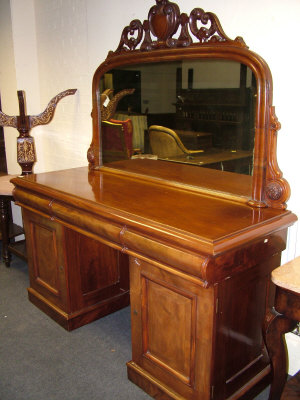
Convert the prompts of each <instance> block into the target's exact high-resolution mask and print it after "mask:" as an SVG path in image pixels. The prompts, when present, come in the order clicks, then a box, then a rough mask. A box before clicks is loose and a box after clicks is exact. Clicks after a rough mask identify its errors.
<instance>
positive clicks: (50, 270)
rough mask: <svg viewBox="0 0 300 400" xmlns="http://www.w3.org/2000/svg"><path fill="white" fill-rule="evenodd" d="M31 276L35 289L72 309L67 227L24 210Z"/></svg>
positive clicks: (31, 288)
mask: <svg viewBox="0 0 300 400" xmlns="http://www.w3.org/2000/svg"><path fill="white" fill-rule="evenodd" d="M23 221H24V227H25V233H26V241H27V249H28V250H27V251H28V266H29V276H30V288H29V289H28V290H29V296H30V294H31V293H33V292H34V294H35V295H37V294H39V295H41V296H43V297H44V298H45V299H48V300H49V301H50V302H51V303H52V304H54V305H55V306H57V307H59V308H62V309H64V310H68V308H69V304H68V296H67V288H66V262H65V257H64V231H63V227H62V226H61V225H60V224H57V223H55V222H54V221H51V220H50V219H48V218H44V217H42V216H40V215H38V214H34V213H31V212H30V211H27V210H23Z"/></svg>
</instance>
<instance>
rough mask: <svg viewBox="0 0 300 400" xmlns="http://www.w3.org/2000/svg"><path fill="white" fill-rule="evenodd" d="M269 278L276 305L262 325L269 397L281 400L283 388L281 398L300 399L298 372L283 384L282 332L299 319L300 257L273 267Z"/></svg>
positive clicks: (285, 358) (299, 376)
mask: <svg viewBox="0 0 300 400" xmlns="http://www.w3.org/2000/svg"><path fill="white" fill-rule="evenodd" d="M272 281H273V283H274V284H275V285H276V295H275V305H274V308H273V309H271V310H269V311H268V313H267V314H266V318H265V327H264V335H265V339H266V344H267V349H268V352H269V355H270V359H271V365H272V382H271V389H270V396H269V400H278V399H280V398H281V395H282V393H283V390H284V393H283V395H282V399H286V400H287V399H290V400H292V399H299V397H300V371H299V372H298V374H297V375H296V376H295V377H294V378H292V379H291V380H290V381H289V382H288V384H286V380H287V355H286V346H285V339H284V336H283V335H284V334H285V333H287V332H290V331H292V330H293V329H294V328H295V327H296V325H297V323H299V322H300V257H298V258H296V259H295V260H293V261H290V262H288V263H287V264H285V265H283V266H281V267H279V268H277V269H275V270H274V271H273V272H272ZM285 385H286V387H285ZM284 387H285V388H284ZM293 396H294V397H293Z"/></svg>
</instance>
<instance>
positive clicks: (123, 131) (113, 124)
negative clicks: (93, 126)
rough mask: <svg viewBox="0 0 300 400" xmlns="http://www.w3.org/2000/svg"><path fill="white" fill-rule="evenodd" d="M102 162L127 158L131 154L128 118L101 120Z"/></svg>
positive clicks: (131, 131)
mask: <svg viewBox="0 0 300 400" xmlns="http://www.w3.org/2000/svg"><path fill="white" fill-rule="evenodd" d="M101 127H102V156H103V163H108V162H112V161H119V160H127V159H129V158H131V156H132V154H133V148H132V134H133V129H132V122H131V120H130V119H127V120H125V121H117V120H114V119H110V120H109V121H102V125H101Z"/></svg>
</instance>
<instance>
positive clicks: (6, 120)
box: [0, 89, 77, 175]
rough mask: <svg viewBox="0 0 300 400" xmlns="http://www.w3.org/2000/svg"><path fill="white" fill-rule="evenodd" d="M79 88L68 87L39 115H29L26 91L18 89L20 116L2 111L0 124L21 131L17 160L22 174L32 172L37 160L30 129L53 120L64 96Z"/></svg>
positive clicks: (18, 140) (18, 139)
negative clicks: (58, 104)
mask: <svg viewBox="0 0 300 400" xmlns="http://www.w3.org/2000/svg"><path fill="white" fill-rule="evenodd" d="M76 91H77V89H67V90H65V91H63V92H61V93H59V94H58V95H56V96H55V97H53V99H52V100H50V102H49V103H48V105H47V107H46V108H45V110H44V111H43V112H42V113H41V114H39V115H27V113H26V100H25V92H24V91H23V90H18V92H17V93H18V101H19V110H20V115H19V116H12V117H11V116H9V115H6V114H4V113H3V112H2V111H0V126H10V127H13V128H16V129H17V130H18V132H19V136H18V138H17V161H18V164H19V165H20V167H21V168H22V175H28V174H31V173H32V168H33V164H34V163H35V162H36V152H35V146H34V138H33V137H32V136H30V130H31V129H32V128H34V127H35V126H38V125H47V124H49V122H51V121H52V119H53V116H54V112H55V109H56V106H57V103H58V102H59V101H60V100H61V99H62V98H64V97H65V96H69V95H72V94H75V93H76Z"/></svg>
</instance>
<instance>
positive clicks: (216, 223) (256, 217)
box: [13, 167, 296, 247]
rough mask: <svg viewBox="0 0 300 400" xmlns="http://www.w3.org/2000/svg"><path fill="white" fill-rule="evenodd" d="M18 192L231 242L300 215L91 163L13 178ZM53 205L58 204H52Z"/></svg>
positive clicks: (130, 222)
mask: <svg viewBox="0 0 300 400" xmlns="http://www.w3.org/2000/svg"><path fill="white" fill-rule="evenodd" d="M13 183H14V184H15V186H16V188H17V190H16V192H15V194H17V196H16V198H17V200H18V191H20V190H21V191H25V192H30V193H31V194H32V193H33V194H34V195H36V196H42V197H43V198H46V199H47V201H49V207H50V203H51V202H56V203H57V202H59V203H61V204H64V205H65V206H67V207H71V208H73V209H74V208H75V209H77V210H80V212H83V213H90V214H93V215H95V217H97V216H98V217H105V218H109V219H110V220H111V221H113V222H114V221H116V223H117V224H120V225H121V226H126V227H127V228H130V227H133V226H134V227H135V228H136V227H138V229H139V230H142V231H144V232H148V233H149V232H153V230H155V231H156V234H158V235H160V234H161V233H162V232H166V231H168V232H169V236H170V235H171V236H176V235H177V236H180V235H184V236H185V237H189V238H190V240H193V241H194V240H196V241H198V240H199V241H200V242H201V241H202V242H206V243H210V246H212V247H214V246H216V245H217V243H218V242H219V243H220V242H224V241H225V242H227V241H229V240H230V239H231V238H233V237H235V238H237V237H239V238H240V239H241V238H244V240H251V238H255V237H256V236H257V235H258V234H260V235H264V234H267V233H270V232H272V231H275V230H278V229H280V228H281V227H287V226H289V225H291V224H292V223H293V222H294V221H295V220H296V217H295V216H294V215H293V214H292V213H291V212H290V211H287V210H278V209H273V208H262V209H258V208H252V207H250V206H249V205H247V204H246V203H239V202H235V201H232V200H228V199H222V198H221V197H220V198H216V197H212V196H209V195H207V194H203V193H199V192H195V191H191V190H186V189H185V187H184V186H182V187H179V186H171V185H170V186H166V185H165V184H164V181H163V180H162V181H160V180H159V179H158V180H156V181H155V180H152V181H151V180H149V179H148V180H147V179H143V177H142V176H140V177H139V178H138V177H137V176H134V175H132V176H130V174H124V175H122V174H120V173H119V172H114V169H113V168H111V169H110V168H104V169H103V170H98V171H89V170H88V168H87V167H82V168H74V169H68V170H62V171H54V172H47V173H40V174H33V175H29V176H26V177H18V178H15V179H13ZM51 204H52V203H51Z"/></svg>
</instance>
